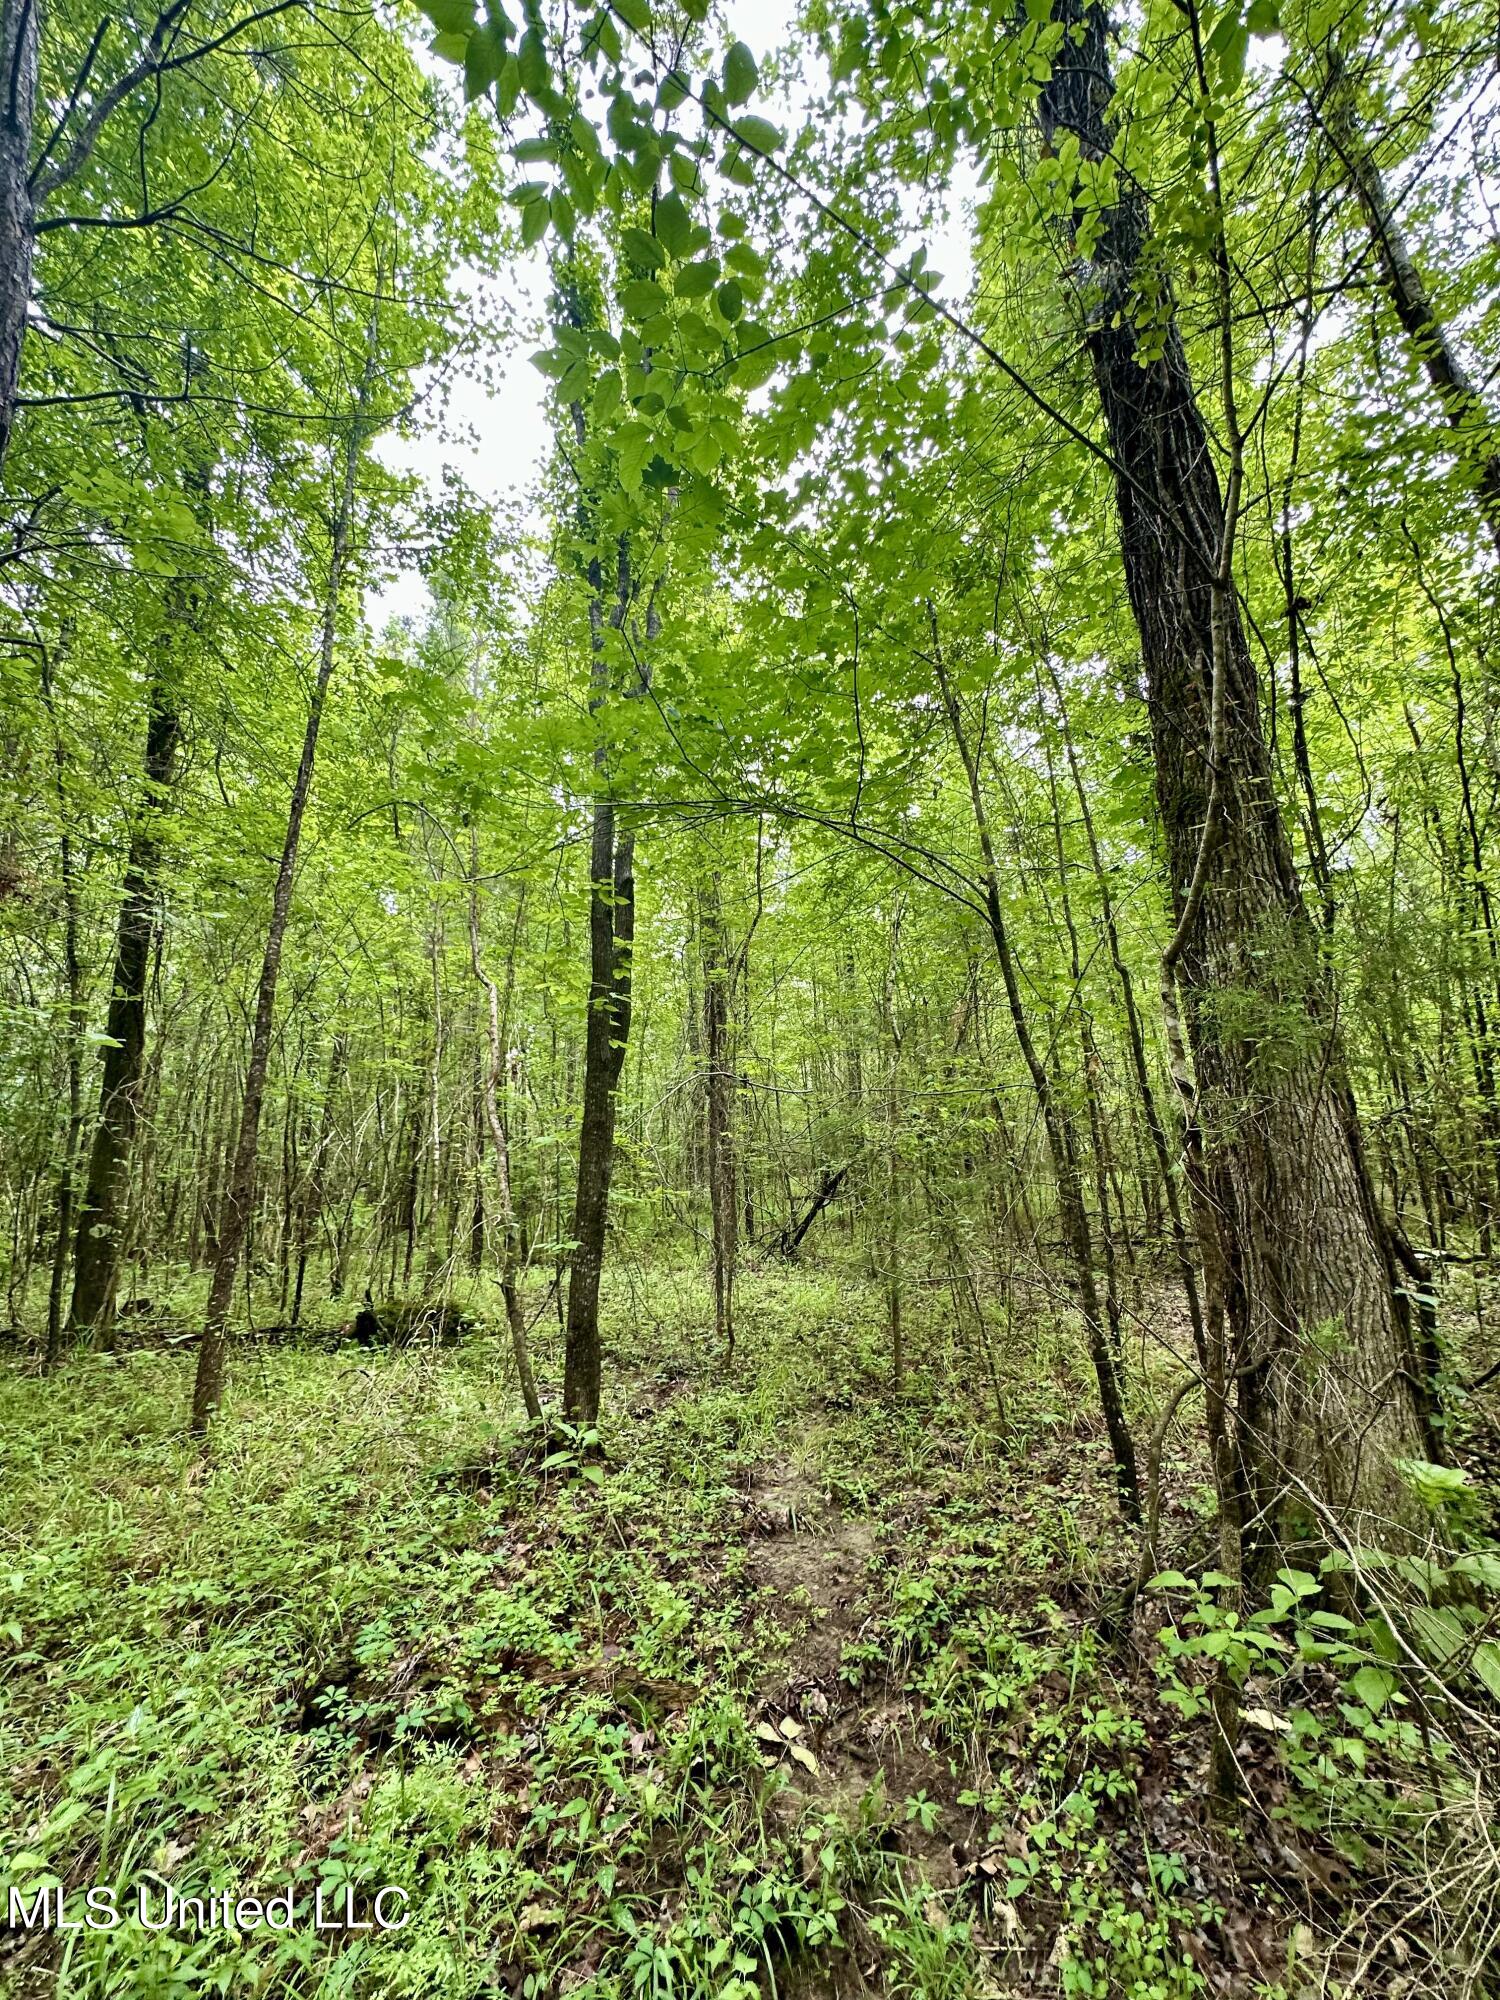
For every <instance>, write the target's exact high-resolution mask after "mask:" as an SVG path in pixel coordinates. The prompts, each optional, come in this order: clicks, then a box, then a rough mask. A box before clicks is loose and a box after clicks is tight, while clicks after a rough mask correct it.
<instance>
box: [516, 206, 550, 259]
mask: <svg viewBox="0 0 1500 2000" xmlns="http://www.w3.org/2000/svg"><path fill="white" fill-rule="evenodd" d="M550 218H551V211H550V210H549V208H548V206H547V203H546V202H545V201H544V200H542V199H541V198H540V197H538V199H537V200H535V201H528V202H527V204H526V206H525V207H524V208H523V209H522V210H521V247H522V249H523V250H529V249H530V248H531V246H532V244H533V243H540V242H541V240H542V238H543V237H544V236H545V235H546V233H547V224H548V221H549V220H550Z"/></svg>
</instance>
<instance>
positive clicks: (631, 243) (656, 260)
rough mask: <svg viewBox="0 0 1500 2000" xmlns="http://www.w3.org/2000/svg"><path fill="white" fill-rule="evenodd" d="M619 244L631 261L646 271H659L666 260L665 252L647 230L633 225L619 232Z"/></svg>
mask: <svg viewBox="0 0 1500 2000" xmlns="http://www.w3.org/2000/svg"><path fill="white" fill-rule="evenodd" d="M620 245H621V248H622V249H623V250H624V252H625V255H626V256H627V257H628V258H629V259H630V261H631V263H632V264H634V265H636V266H637V267H638V268H640V269H643V270H647V271H659V270H660V269H661V267H662V265H663V264H665V263H666V261H667V253H666V251H665V250H664V249H663V248H662V246H661V244H660V243H659V242H658V241H657V239H656V238H655V237H654V236H653V235H651V233H650V232H649V230H645V229H637V228H635V227H634V226H633V225H632V226H631V227H630V228H628V229H624V230H622V231H621V232H620Z"/></svg>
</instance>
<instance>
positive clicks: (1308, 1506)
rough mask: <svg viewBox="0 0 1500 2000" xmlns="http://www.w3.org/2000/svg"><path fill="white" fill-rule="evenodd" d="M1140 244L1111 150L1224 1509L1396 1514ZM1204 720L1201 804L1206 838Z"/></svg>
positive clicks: (1362, 1171) (1245, 744) (1233, 646)
mask: <svg viewBox="0 0 1500 2000" xmlns="http://www.w3.org/2000/svg"><path fill="white" fill-rule="evenodd" d="M1054 19H1057V20H1062V21H1065V22H1067V23H1068V24H1069V25H1070V26H1071V27H1075V28H1077V27H1081V29H1082V36H1081V40H1079V41H1078V42H1074V41H1073V40H1071V39H1065V40H1064V42H1063V44H1062V47H1061V50H1060V52H1059V55H1058V57H1057V62H1056V67H1055V69H1054V72H1053V75H1052V78H1051V80H1050V82H1049V83H1048V84H1047V85H1046V86H1045V87H1044V89H1043V92H1042V104H1041V111H1042V123H1043V130H1044V134H1045V136H1046V137H1047V139H1048V141H1049V142H1051V141H1052V140H1053V139H1054V138H1055V137H1056V136H1057V135H1058V134H1060V133H1063V132H1072V133H1074V134H1076V135H1077V138H1078V140H1079V142H1080V147H1081V150H1082V152H1083V153H1084V155H1085V157H1088V158H1091V159H1096V160H1097V159H1101V158H1103V157H1105V156H1106V155H1107V153H1108V151H1109V131H1108V126H1107V117H1108V112H1109V106H1110V101H1111V98H1112V95H1113V90H1114V84H1113V79H1112V76H1111V73H1110V67H1109V49H1108V29H1107V23H1106V20H1105V16H1104V12H1103V9H1102V8H1100V7H1097V6H1086V5H1083V4H1081V0H1058V5H1057V6H1056V8H1055V11H1054ZM1147 247H1148V218H1147V209H1146V202H1145V198H1144V195H1143V194H1142V192H1141V190H1140V189H1139V188H1138V187H1137V186H1136V185H1134V184H1133V183H1131V182H1130V181H1129V180H1128V179H1127V178H1126V177H1125V176H1124V174H1123V173H1122V175H1121V177H1120V181H1119V187H1118V194H1117V198H1116V201H1115V205H1114V207H1113V208H1112V210H1111V211H1110V213H1109V215H1108V217H1107V219H1106V228H1105V230H1104V232H1103V235H1102V237H1101V239H1100V243H1099V246H1098V249H1097V250H1096V252H1095V254H1094V258H1093V261H1092V263H1091V264H1090V266H1089V267H1088V269H1087V271H1086V272H1085V273H1084V284H1085V288H1086V291H1085V307H1086V312H1087V338H1088V348H1089V353H1090V356H1091V360H1092V364H1093V373H1094V379H1095V382H1096V384H1097V388H1098V392H1099V397H1100V401H1101V403H1102V406H1103V410H1104V416H1105V420H1106V425H1107V429H1108V434H1109V442H1110V448H1111V452H1112V455H1113V459H1114V463H1115V488H1116V496H1117V500H1118V504H1119V514H1120V547H1121V554H1122V558H1123V565H1124V571H1125V581H1126V587H1127V590H1128V592H1129V596H1130V602H1131V607H1132V609H1133V611H1134V614H1135V620H1136V624H1137V626H1138V628H1139V632H1140V638H1141V651H1142V660H1143V666H1144V670H1145V693H1146V701H1147V707H1148V710H1149V714H1150V722H1151V732H1152V743H1153V749H1154V755H1155V765H1156V792H1157V801H1158V806H1159V809H1160V813H1161V820H1162V826H1163V829H1164V832H1165V838H1166V848H1167V864H1168V868H1169V871H1170V880H1171V896H1172V904H1173V908H1174V910H1175V912H1176V913H1177V917H1178V920H1179V922H1181V921H1182V919H1183V917H1184V914H1185V913H1186V914H1187V916H1188V919H1189V921H1188V924H1187V929H1186V934H1185V935H1184V937H1183V939H1182V948H1181V951H1180V956H1179V957H1178V960H1177V964H1176V976H1177V981H1178V984H1179V986H1180V989H1181V991H1182V994H1183V998H1184V1003H1185V1014H1186V1024H1187V1035H1188V1040H1189V1042H1190V1045H1191V1050H1192V1056H1193V1065H1194V1070H1195V1074H1196V1094H1195V1122H1196V1125H1197V1128H1198V1129H1197V1133H1196V1135H1195V1134H1191V1133H1190V1134H1189V1141H1190V1157H1191V1156H1192V1151H1193V1146H1194V1143H1195V1142H1196V1148H1197V1156H1198V1158H1199V1159H1200V1160H1201V1171H1200V1172H1199V1173H1198V1174H1197V1175H1196V1176H1195V1178H1196V1181H1197V1186H1196V1194H1197V1197H1198V1200H1199V1201H1200V1203H1201V1205H1202V1207H1203V1210H1204V1212H1205V1217H1206V1223H1207V1230H1208V1234H1209V1235H1210V1237H1211V1239H1212V1242H1213V1244H1214V1246H1215V1249H1216V1253H1217V1254H1216V1258H1215V1262H1216V1265H1217V1270H1216V1272H1215V1273H1214V1276H1215V1277H1216V1280H1217V1285H1218V1288H1219V1291H1220V1295H1221V1300H1222V1306H1223V1310H1224V1313H1225V1316H1226V1326H1227V1339H1228V1360H1227V1369H1228V1379H1229V1380H1230V1381H1232V1382H1233V1383H1234V1385H1235V1386H1236V1389H1237V1396H1236V1417H1237V1423H1236V1432H1237V1435H1236V1446H1237V1455H1238V1465H1239V1470H1240V1476H1241V1478H1242V1479H1243V1482H1244V1486H1245V1499H1246V1504H1247V1514H1246V1520H1247V1522H1248V1523H1251V1524H1255V1523H1259V1524H1260V1525H1261V1526H1262V1527H1263V1528H1267V1529H1276V1528H1280V1529H1286V1528H1288V1527H1289V1526H1290V1525H1293V1522H1294V1517H1296V1516H1298V1515H1301V1516H1304V1517H1305V1516H1306V1515H1308V1514H1309V1513H1311V1514H1312V1515H1313V1516H1315V1515H1316V1514H1317V1512H1318V1511H1319V1510H1320V1509H1322V1508H1329V1509H1332V1510H1334V1511H1336V1512H1339V1513H1345V1512H1347V1511H1348V1510H1350V1509H1351V1508H1356V1507H1357V1508H1362V1509H1370V1510H1374V1511H1376V1512H1378V1513H1380V1514H1382V1515H1386V1516H1391V1515H1403V1514H1405V1513H1407V1512H1408V1511H1409V1502H1408V1500H1407V1498H1406V1495H1405V1489H1404V1487H1403V1485H1402V1482H1401V1481H1400V1478H1399V1475H1398V1474H1397V1472H1396V1471H1395V1470H1394V1469H1393V1461H1394V1460H1396V1459H1399V1458H1402V1457H1425V1456H1430V1455H1431V1451H1432V1441H1431V1437H1430V1434H1429V1433H1428V1432H1427V1430H1426V1427H1425V1426H1424V1424H1423V1421H1422V1418H1421V1413H1420V1388H1419V1379H1418V1370H1417V1364H1416V1356H1415V1353H1414V1349H1413V1343H1412V1338H1411V1329H1410V1326H1409V1324H1408V1322H1407V1318H1406V1314H1405V1312H1404V1309H1403V1305H1402V1302H1401V1300H1400V1299H1399V1297H1398V1287H1397V1274H1396V1271H1395V1268H1394V1253H1393V1250H1392V1246H1391V1241H1390V1237H1389V1233H1388V1231H1387V1229H1386V1227H1385V1224H1384V1222H1383V1220H1382V1218H1381V1216H1380V1213H1379V1211H1378V1208H1377V1206H1376V1202H1375V1197H1374V1192H1373V1189H1372V1185H1371V1181H1370V1176H1369V1173H1368V1170H1367V1167H1366V1162H1365V1156H1364V1149H1363V1143H1362V1139H1361V1133H1360V1125H1359V1118H1358V1114H1357V1111H1356V1108H1355V1103H1354V1097H1353V1092H1352V1090H1351V1087H1350V1084H1349V1081H1348V1077H1347V1073H1346V1069H1345V1063H1344V1057H1343V1050H1342V1044H1341V1037H1340V1033H1339V1027H1338V1020H1337V1005H1336V1000H1335V999H1334V997H1333V996H1332V994H1331V993H1330V989H1329V984H1328V980H1327V976H1326V971H1325V966H1324V962H1323V959H1322V955H1321V953H1320V951H1319V948H1318V942H1317V937H1316V933H1315V930H1314V926H1313V925H1312V923H1311V921H1310V920H1309V917H1308V914H1307V911H1306V909H1305V907H1304V905H1303V900H1302V893H1301V888H1300V885H1299V883H1298V880H1297V876H1296V872H1295V869H1294V867H1293V863H1292V856H1291V849H1290V846H1289V844H1288V841H1287V838H1286V833H1285V829H1284V827H1283V824H1282V819H1281V812H1280V808H1279V805H1278V802H1277V799H1276V796H1275V791H1274V787H1273V782H1272V771H1271V763H1270V757H1269V754H1268V750H1267V745H1266V740H1265V735H1264V732H1263V729H1262V725H1261V716H1260V708H1259V690H1258V687H1257V682H1256V676H1255V672H1254V668H1253V666H1252V663H1251V659H1250V654H1249V649H1248V647H1247V645H1246V641H1245V634H1244V628H1243V625H1242V622H1241V619H1240V616H1239V609H1238V605H1237V603H1236V602H1235V600H1234V598H1233V596H1232V594H1230V593H1225V594H1224V595H1226V596H1227V606H1226V605H1225V604H1224V603H1223V602H1222V601H1221V602H1220V604H1219V606H1218V608H1217V609H1218V615H1219V617H1220V619H1221V626H1220V631H1219V633H1218V634H1217V635H1216V634H1215V631H1214V621H1215V616H1216V604H1215V598H1216V594H1217V593H1216V591H1215V587H1214V583H1215V577H1216V574H1217V571H1218V564H1219V560H1220V551H1221V548H1222V545H1223V542H1224V520H1225V513H1224V500H1223V495H1222V492H1221V489H1220V485H1219V479H1218V475H1217V473H1216V471H1215V467H1214V462H1213V459H1212V456H1211V454H1210V451H1209V445H1208V438H1207V434H1206V430H1205V426H1204V422H1203V417H1202V413H1201V411H1200V409H1199V405H1198V401H1197V398H1196V395H1195V392H1194V386H1193V381H1192V377H1191V375H1190V372H1189V368H1188V363H1187V357H1186V353H1185V351H1184V348H1183V344H1182V340H1181V337H1180V334H1179V331H1178V328H1177V325H1176V322H1175V319H1174V317H1173V316H1172V308H1171V303H1170V299H1167V300H1166V301H1165V302H1164V303H1163V304H1162V305H1160V306H1159V307H1158V313H1159V314H1164V315H1165V319H1164V320H1163V319H1162V318H1160V317H1159V318H1158V319H1157V322H1156V324H1155V326H1154V327H1153V328H1152V329H1151V338H1150V342H1149V345H1148V344H1147V343H1146V342H1144V341H1143V339H1142V330H1138V327H1137V324H1136V313H1137V310H1138V306H1137V301H1136V299H1135V298H1134V296H1133V288H1134V284H1135V280H1136V277H1137V274H1138V273H1139V272H1140V270H1141V269H1142V259H1143V254H1144V253H1145V251H1146V250H1147ZM1216 660H1217V662H1218V667H1217V675H1222V676H1223V677H1224V680H1223V685H1222V686H1219V685H1218V684H1217V675H1216V668H1215V662H1216ZM1216 694H1217V696H1218V698H1219V701H1220V703H1221V705H1222V706H1221V714H1220V727H1219V730H1218V734H1217V738H1216V735H1215V731H1214V726H1213V721H1212V717H1213V712H1214V706H1215V696H1216ZM1216 740H1217V741H1218V743H1219V746H1220V756H1219V769H1218V773H1217V779H1218V785H1217V794H1216V799H1217V810H1218V811H1219V813H1220V814H1221V816H1222V823H1221V827H1220V828H1219V829H1218V830H1217V838H1216V839H1215V840H1214V841H1213V843H1212V846H1211V849H1205V843H1204V828H1205V823H1206V821H1207V820H1208V817H1209V811H1210V804H1211V787H1212V785H1213V780H1214V775H1215V774H1214V771H1213V769H1212V755H1211V752H1212V748H1213V745H1214V743H1215V741H1216ZM1205 853H1206V854H1207V870H1206V874H1205V876H1204V880H1203V885H1202V888H1203V893H1202V894H1201V895H1200V896H1198V897H1197V899H1196V904H1194V903H1193V902H1192V901H1190V884H1191V883H1192V882H1193V881H1194V877H1195V874H1196V873H1197V872H1198V870H1199V865H1200V857H1201V856H1203V855H1204V854H1205Z"/></svg>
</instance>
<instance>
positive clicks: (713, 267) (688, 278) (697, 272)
mask: <svg viewBox="0 0 1500 2000" xmlns="http://www.w3.org/2000/svg"><path fill="white" fill-rule="evenodd" d="M718 282H719V260H718V258H717V257H705V258H704V259H703V261H702V262H701V263H699V264H688V265H686V266H684V268H683V269H682V270H680V271H679V272H678V273H677V276H676V277H675V278H674V279H673V281H672V290H673V292H674V293H675V294H676V296H677V297H678V298H679V299H706V298H707V297H708V295H709V293H710V292H711V291H712V290H713V288H714V286H715V285H716V284H717V283H718Z"/></svg>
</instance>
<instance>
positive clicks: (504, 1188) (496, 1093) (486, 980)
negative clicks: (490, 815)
mask: <svg viewBox="0 0 1500 2000" xmlns="http://www.w3.org/2000/svg"><path fill="white" fill-rule="evenodd" d="M520 923H521V913H520V910H519V909H518V910H517V912H516V927H517V929H518V930H519V928H520ZM512 949H514V942H513V943H512ZM469 963H470V965H471V966H472V967H473V970H474V977H475V978H476V979H477V980H478V981H479V983H480V985H481V986H482V987H483V988H484V997H485V1016H484V1033H485V1042H486V1045H487V1047H488V1050H489V1064H488V1067H487V1068H486V1070H485V1074H484V1084H483V1090H482V1100H483V1105H484V1121H485V1124H486V1126H487V1127H488V1129H489V1135H490V1144H491V1146H492V1147H493V1148H494V1153H495V1193H496V1195H497V1196H498V1198H499V1206H500V1296H501V1297H502V1298H503V1299H504V1301H505V1321H506V1325H507V1326H508V1327H509V1328H510V1346H511V1353H512V1355H513V1356H514V1357H515V1363H516V1380H517V1381H518V1382H519V1383H520V1386H521V1400H522V1402H523V1403H524V1404H525V1405H526V1415H527V1417H528V1418H529V1419H530V1420H531V1422H532V1423H534V1424H536V1423H540V1422H541V1420H542V1399H541V1397H540V1396H539V1395H538V1394H537V1389H536V1377H535V1375H534V1374H533V1373H532V1368H531V1342H530V1340H529V1339H528V1337H527V1331H526V1310H525V1305H524V1303H523V1301H522V1298H521V1244H520V1232H519V1231H518V1230H517V1228H516V1209H515V1202H514V1199H513V1197H512V1193H511V1179H510V1136H509V1134H508V1133H507V1132H506V1129H505V1120H504V1118H503V1117H502V1116H501V1113H500V1084H501V1079H502V1078H503V1077H504V1075H505V1046H504V1040H503V1037H502V1035H501V1032H500V989H499V987H498V986H496V984H495V982H494V980H493V979H491V977H490V975H489V974H488V972H486V971H485V968H484V959H483V957H482V955H481V953H480V949H479V842H478V838H477V836H476V835H475V834H474V833H473V832H472V830H471V832H470V835H469Z"/></svg>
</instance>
